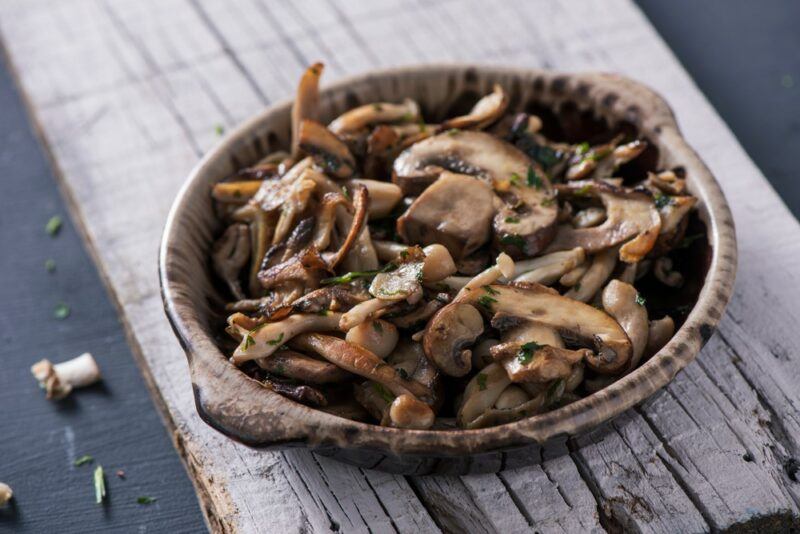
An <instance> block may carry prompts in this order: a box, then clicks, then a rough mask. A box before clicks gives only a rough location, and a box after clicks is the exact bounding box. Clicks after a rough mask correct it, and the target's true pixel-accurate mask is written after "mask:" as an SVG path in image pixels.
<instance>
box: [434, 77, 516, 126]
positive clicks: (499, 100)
mask: <svg viewBox="0 0 800 534" xmlns="http://www.w3.org/2000/svg"><path fill="white" fill-rule="evenodd" d="M507 107H508V96H506V93H505V91H503V88H502V86H500V85H499V84H494V87H493V89H492V92H491V93H490V94H488V95H486V96H484V97H483V98H481V99H480V100H478V102H477V103H476V104H475V106H473V108H472V109H471V110H470V112H469V113H468V114H467V115H463V116H461V117H455V118H452V119H448V120H446V121H444V122H443V123H442V126H441V129H442V130H447V129H450V128H459V129H464V130H467V129H470V128H475V129H477V130H482V129H484V128H486V127H487V126H489V125H490V124H492V123H493V122H495V121H496V120H497V119H499V118H500V117H501V116H502V115H503V113H505V111H506V108H507Z"/></svg>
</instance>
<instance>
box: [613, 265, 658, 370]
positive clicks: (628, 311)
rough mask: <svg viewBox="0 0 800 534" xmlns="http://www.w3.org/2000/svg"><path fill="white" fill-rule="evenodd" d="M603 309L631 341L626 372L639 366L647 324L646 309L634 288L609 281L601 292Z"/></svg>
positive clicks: (616, 281) (644, 343)
mask: <svg viewBox="0 0 800 534" xmlns="http://www.w3.org/2000/svg"><path fill="white" fill-rule="evenodd" d="M603 309H604V310H605V311H606V312H607V313H608V314H609V315H611V316H612V317H613V318H614V319H616V320H617V322H618V323H619V325H620V326H621V327H622V329H623V330H624V331H625V333H626V334H627V335H628V339H630V341H631V346H632V351H631V359H630V363H629V364H628V370H630V369H633V368H634V367H636V366H637V365H638V364H639V360H640V359H641V358H642V354H644V349H645V346H646V345H647V335H648V328H649V324H648V321H647V308H645V306H644V300H643V299H642V297H641V296H640V295H639V292H638V291H636V288H635V287H633V286H632V285H630V284H626V283H625V282H620V281H619V280H611V281H610V282H609V283H608V285H607V286H606V287H605V289H604V290H603Z"/></svg>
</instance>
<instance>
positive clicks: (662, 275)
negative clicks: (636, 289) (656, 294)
mask: <svg viewBox="0 0 800 534" xmlns="http://www.w3.org/2000/svg"><path fill="white" fill-rule="evenodd" d="M653 275H655V277H656V278H657V279H658V281H659V282H661V283H662V284H664V285H665V286H669V287H681V286H683V275H682V274H681V273H679V272H678V271H673V270H672V258H669V257H667V256H662V257H660V258H658V259H656V260H655V261H654V262H653Z"/></svg>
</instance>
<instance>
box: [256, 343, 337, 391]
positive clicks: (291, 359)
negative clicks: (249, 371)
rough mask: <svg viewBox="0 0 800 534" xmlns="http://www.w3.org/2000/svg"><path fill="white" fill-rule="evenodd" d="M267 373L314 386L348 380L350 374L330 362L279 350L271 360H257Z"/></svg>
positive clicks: (291, 351)
mask: <svg viewBox="0 0 800 534" xmlns="http://www.w3.org/2000/svg"><path fill="white" fill-rule="evenodd" d="M256 364H258V366H259V367H261V368H262V369H264V370H265V371H269V372H270V373H274V374H277V375H281V376H285V377H286V378H293V379H295V380H302V381H304V382H310V383H312V384H331V383H336V382H342V381H343V380H347V379H348V378H349V377H350V376H352V375H351V374H350V373H348V372H347V371H345V370H344V369H340V368H339V367H336V366H335V365H333V364H332V363H330V362H326V361H322V360H317V359H315V358H312V357H311V356H306V355H305V354H301V353H299V352H296V351H293V350H279V351H278V352H276V353H275V354H273V355H272V356H270V357H269V358H261V359H259V360H256Z"/></svg>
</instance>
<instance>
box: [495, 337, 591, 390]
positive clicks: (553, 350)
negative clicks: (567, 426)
mask: <svg viewBox="0 0 800 534" xmlns="http://www.w3.org/2000/svg"><path fill="white" fill-rule="evenodd" d="M491 354H492V358H493V359H494V360H495V361H497V362H499V363H500V364H501V365H502V366H503V368H504V369H505V370H506V373H508V377H509V378H510V379H511V381H512V382H550V381H552V380H556V379H559V378H563V379H566V378H569V376H570V375H571V374H572V369H573V368H574V366H575V365H577V364H579V363H580V362H582V361H583V360H584V359H585V358H587V357H589V356H590V355H591V354H592V351H590V350H588V349H578V350H570V349H565V348H563V347H558V346H552V345H543V344H539V343H537V342H536V341H527V342H525V343H522V342H520V341H507V342H505V343H501V344H499V345H497V346H495V347H493V348H492V350H491Z"/></svg>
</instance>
